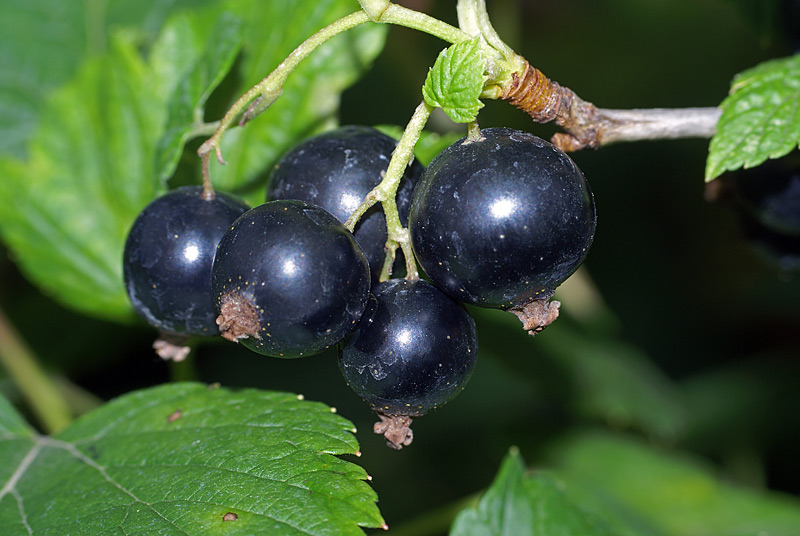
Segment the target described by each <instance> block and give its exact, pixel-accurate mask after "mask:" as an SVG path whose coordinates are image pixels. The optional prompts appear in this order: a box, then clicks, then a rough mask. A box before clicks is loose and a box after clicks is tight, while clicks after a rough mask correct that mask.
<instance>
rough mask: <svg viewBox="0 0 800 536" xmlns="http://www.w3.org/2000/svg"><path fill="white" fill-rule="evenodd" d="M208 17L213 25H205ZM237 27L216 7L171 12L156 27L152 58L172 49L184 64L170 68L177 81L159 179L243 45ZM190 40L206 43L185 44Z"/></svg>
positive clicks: (231, 17)
mask: <svg viewBox="0 0 800 536" xmlns="http://www.w3.org/2000/svg"><path fill="white" fill-rule="evenodd" d="M210 21H216V24H215V25H214V26H210V25H209V24H208V23H209V22H210ZM241 32H242V20H241V19H240V18H238V17H237V16H235V15H234V14H233V13H231V12H229V11H223V12H222V13H219V12H217V11H216V10H214V11H207V12H205V13H202V14H201V15H199V16H198V15H196V16H189V15H188V14H185V15H182V16H178V17H175V18H174V19H173V20H172V21H170V23H168V24H167V25H166V27H165V28H164V30H163V31H162V32H161V36H160V39H159V41H158V42H157V43H156V45H155V46H154V48H155V51H154V54H153V55H154V57H155V58H156V59H158V58H164V57H168V56H172V55H174V54H175V53H176V51H177V52H178V53H182V54H184V55H185V56H187V57H185V58H182V61H181V62H180V63H184V64H187V69H186V70H185V72H183V73H181V74H179V75H178V76H175V73H174V71H173V73H172V77H174V78H176V79H177V80H178V82H177V84H176V85H175V87H174V89H173V91H172V96H171V97H170V99H169V104H168V110H169V117H168V119H167V125H166V128H165V131H164V134H163V135H162V136H161V139H160V141H159V143H158V149H157V152H156V169H157V170H158V172H159V178H160V179H161V180H162V181H166V180H167V179H169V177H170V176H172V174H173V172H174V171H175V166H176V165H177V163H178V159H179V158H180V156H181V153H182V151H183V146H184V144H185V143H186V142H187V141H188V140H189V139H190V138H191V137H192V135H193V134H194V133H196V132H197V130H198V129H200V128H202V127H203V125H204V123H203V108H204V107H205V104H206V101H207V100H208V97H209V96H210V95H211V92H212V91H213V90H214V89H215V88H216V87H217V86H218V85H219V83H220V82H221V81H222V79H223V78H224V77H225V75H226V74H227V73H228V71H229V70H230V68H231V65H232V64H233V61H234V60H235V59H236V55H237V53H238V52H239V49H240V47H241V44H242V39H241ZM193 42H199V43H204V44H205V46H204V48H200V47H192V46H186V44H187V43H193ZM201 46H202V45H201ZM198 52H199V54H197V53H198ZM193 53H195V54H193ZM195 55H196V57H192V56H195ZM173 63H174V62H173ZM162 69H163V68H162ZM173 69H174V67H173ZM173 69H170V70H173Z"/></svg>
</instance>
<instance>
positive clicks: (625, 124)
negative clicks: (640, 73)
mask: <svg viewBox="0 0 800 536" xmlns="http://www.w3.org/2000/svg"><path fill="white" fill-rule="evenodd" d="M500 98H501V99H503V100H506V101H508V102H509V103H510V104H513V105H514V106H516V107H517V108H519V109H521V110H523V111H524V112H526V113H527V114H528V115H530V116H531V118H532V119H533V120H534V121H536V122H537V123H547V122H550V121H555V122H556V124H557V125H558V126H560V127H561V128H563V129H564V131H565V132H559V133H557V134H555V135H554V136H553V139H552V141H553V144H554V145H556V146H557V147H559V148H560V149H561V150H563V151H577V150H579V149H584V148H587V147H588V148H597V147H600V146H601V145H608V144H610V143H615V142H619V141H638V140H648V139H668V138H669V139H671V138H692V137H700V138H709V137H711V136H712V135H713V134H714V130H715V128H716V124H717V121H718V120H719V116H720V113H721V111H720V109H719V108H715V107H710V108H678V109H666V108H653V109H640V110H611V109H606V108H598V107H596V106H595V105H594V104H592V103H591V102H587V101H585V100H583V99H581V98H580V97H579V96H578V95H577V94H576V93H575V92H574V91H572V90H571V89H569V88H568V87H564V86H561V85H560V84H558V83H557V82H554V81H552V80H550V79H549V78H547V77H546V76H545V75H544V74H543V73H542V72H541V71H539V70H538V69H536V68H535V67H533V66H531V65H530V64H529V63H528V62H527V61H526V62H525V63H524V68H523V70H522V73H521V74H517V73H514V74H512V76H511V83H510V84H509V86H508V87H507V88H506V90H505V93H503V94H502V95H501V96H500Z"/></svg>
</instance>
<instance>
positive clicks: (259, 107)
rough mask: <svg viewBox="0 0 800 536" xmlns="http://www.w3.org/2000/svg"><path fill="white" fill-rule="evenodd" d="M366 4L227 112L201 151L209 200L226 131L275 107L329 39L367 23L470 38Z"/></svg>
mask: <svg viewBox="0 0 800 536" xmlns="http://www.w3.org/2000/svg"><path fill="white" fill-rule="evenodd" d="M362 4H363V5H364V6H365V7H364V9H362V10H361V11H357V12H355V13H352V14H350V15H347V16H345V17H342V18H341V19H339V20H337V21H335V22H333V23H331V24H329V25H328V26H326V27H324V28H322V29H321V30H319V31H318V32H317V33H315V34H314V35H312V36H311V37H309V38H308V39H306V40H305V41H303V43H301V44H300V46H298V47H297V48H296V49H294V50H293V51H292V53H291V54H289V56H287V57H286V59H284V60H283V61H282V62H281V64H280V65H278V67H276V68H275V70H273V71H272V72H271V73H270V74H268V75H267V76H266V77H265V78H264V79H263V80H261V82H259V83H258V84H256V85H255V86H253V87H252V88H250V89H249V90H248V91H247V92H245V93H244V94H243V95H242V96H241V97H239V99H237V100H236V102H234V103H233V105H232V106H231V107H230V108H229V109H228V111H227V112H225V115H224V116H223V117H222V119H221V120H220V122H219V125H218V126H217V128H216V130H215V131H214V133H213V134H212V135H211V137H210V138H209V139H207V140H206V141H205V142H204V143H203V144H202V145H201V146H200V148H198V150H197V154H198V155H199V156H200V158H201V159H202V174H203V191H204V195H205V197H206V198H208V199H213V197H214V188H213V186H212V184H211V176H210V159H211V153H212V152H213V153H214V154H215V156H216V158H217V161H218V162H219V163H220V164H223V165H224V164H225V163H226V162H225V159H224V158H223V157H222V149H221V142H222V136H223V135H224V134H225V132H226V131H227V130H228V129H229V128H230V127H231V126H232V125H233V123H234V121H235V120H236V118H238V117H239V116H240V115H241V120H240V121H239V126H244V124H245V123H247V122H248V121H250V120H251V119H253V118H255V117H256V116H258V115H260V114H261V113H263V112H264V111H266V110H267V109H268V108H269V107H270V106H272V104H273V103H274V102H275V101H276V100H278V97H280V96H281V93H282V92H283V85H284V83H285V82H286V79H287V78H288V77H289V75H290V74H291V73H292V72H293V71H294V69H295V68H296V67H297V66H298V65H299V64H300V62H301V61H303V60H304V59H305V58H306V57H308V55H309V54H311V53H312V52H313V51H314V50H316V49H317V48H318V47H320V46H321V45H323V44H324V43H325V42H326V41H328V40H329V39H331V38H333V37H335V36H337V35H339V34H340V33H343V32H345V31H347V30H350V29H352V28H355V27H357V26H360V25H361V24H364V23H366V22H377V23H383V24H396V25H399V26H405V27H407V28H411V29H414V30H419V31H422V32H426V33H428V34H431V35H433V36H435V37H439V38H440V39H442V40H444V41H447V42H450V43H456V42H458V41H463V40H466V39H469V36H468V35H467V34H466V33H464V32H462V31H461V30H459V29H458V28H456V27H455V26H451V25H449V24H447V23H445V22H442V21H440V20H438V19H436V18H433V17H431V16H429V15H426V14H424V13H420V12H418V11H414V10H412V9H408V8H405V7H402V6H398V5H396V4H393V3H391V2H386V1H385V0H364V1H363V2H362Z"/></svg>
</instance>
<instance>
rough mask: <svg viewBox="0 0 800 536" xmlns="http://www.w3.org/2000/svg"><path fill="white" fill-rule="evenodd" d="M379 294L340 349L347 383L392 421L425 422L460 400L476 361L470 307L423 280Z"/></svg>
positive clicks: (390, 285) (386, 287)
mask: <svg viewBox="0 0 800 536" xmlns="http://www.w3.org/2000/svg"><path fill="white" fill-rule="evenodd" d="M373 294H374V297H373V299H372V300H371V301H370V304H369V306H368V307H367V310H366V312H365V313H364V316H363V318H362V319H361V322H359V324H358V327H356V329H355V331H354V332H353V333H352V334H351V335H350V336H349V337H348V338H347V339H346V340H345V342H344V343H343V344H342V345H340V349H339V368H340V369H341V371H342V374H343V375H344V378H345V380H346V381H347V384H348V385H349V386H350V387H351V388H352V389H353V390H354V391H355V392H356V393H357V394H358V395H359V396H361V397H362V398H363V399H364V400H365V401H366V402H367V403H368V404H370V405H371V406H372V408H373V409H374V410H375V411H377V412H378V413H380V414H382V415H386V416H398V415H404V416H411V417H415V416H419V415H423V414H424V413H427V412H428V411H430V410H431V409H434V408H436V407H439V406H441V405H442V404H445V403H446V402H448V401H449V400H451V399H452V398H453V397H455V396H456V395H457V394H458V393H460V392H461V390H462V389H463V388H464V386H465V385H466V383H467V380H468V379H469V377H470V375H471V374H472V370H473V368H474V367H475V358H476V357H477V354H478V338H477V335H476V333H475V322H474V321H473V320H472V317H470V315H469V314H468V313H467V311H466V310H465V309H464V307H463V306H462V305H461V304H459V303H458V302H456V301H454V300H453V299H451V298H450V297H448V296H447V295H445V294H444V293H442V292H441V291H440V290H438V289H437V288H436V287H434V286H433V285H431V284H430V283H428V282H427V281H423V280H419V281H413V282H412V281H407V280H405V279H391V280H389V281H386V282H384V283H379V284H378V285H376V286H375V288H374V289H373Z"/></svg>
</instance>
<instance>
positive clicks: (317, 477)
mask: <svg viewBox="0 0 800 536" xmlns="http://www.w3.org/2000/svg"><path fill="white" fill-rule="evenodd" d="M353 432H354V429H353V425H352V424H351V423H350V422H348V421H347V420H346V419H344V418H342V417H339V416H338V415H336V414H334V413H333V412H332V411H331V409H330V408H328V407H327V406H325V405H323V404H320V403H316V402H308V401H303V400H301V399H299V397H297V396H296V395H292V394H288V393H275V392H265V391H255V390H242V391H236V392H234V391H229V390H226V389H221V388H218V387H213V386H212V387H207V386H205V385H200V384H194V383H184V384H180V383H178V384H170V385H165V386H161V387H157V388H153V389H147V390H143V391H137V392H134V393H130V394H128V395H125V396H123V397H121V398H119V399H117V400H114V401H112V402H111V403H109V404H107V405H105V406H103V407H102V408H100V409H98V410H96V411H94V412H92V413H90V414H87V415H85V416H84V417H82V418H81V419H80V420H78V421H76V422H75V423H74V424H73V425H72V426H71V427H69V428H68V429H66V430H64V431H63V432H61V433H59V434H58V435H56V436H54V437H41V436H36V435H35V434H33V433H32V431H31V430H30V429H29V428H27V427H26V426H24V424H23V423H22V422H21V419H20V418H19V416H18V415H17V414H16V413H15V412H14V411H13V409H12V408H11V407H10V405H9V404H8V403H7V402H6V401H5V399H3V398H0V454H2V459H3V464H2V468H0V484H2V491H0V526H2V527H3V528H4V532H3V534H6V535H8V536H13V535H16V534H29V533H31V532H32V533H34V534H53V535H55V534H77V533H78V532H79V533H80V534H103V533H106V531H109V530H118V531H122V532H124V533H127V534H131V533H140V534H144V533H153V534H156V533H158V534H247V535H258V534H265V535H267V534H268V535H270V536H272V535H276V536H277V535H290V534H291V535H295V534H297V535H299V534H303V535H323V534H325V535H332V534H336V535H339V534H342V535H346V534H363V533H362V531H361V529H360V528H359V527H380V526H382V525H383V519H382V518H381V515H380V513H379V512H378V509H377V507H376V505H375V500H376V496H375V493H374V492H373V491H372V489H371V488H370V487H369V485H368V484H366V483H365V482H364V480H365V479H366V478H367V475H366V473H365V472H364V470H363V469H361V468H360V467H358V466H356V465H354V464H352V463H350V462H347V461H344V460H342V459H340V458H338V457H337V456H339V455H342V454H356V453H358V444H357V442H356V440H355V437H354V436H353ZM231 514H235V516H234V515H231ZM226 516H227V518H226ZM234 517H235V519H230V518H234ZM226 519H227V520H226Z"/></svg>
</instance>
